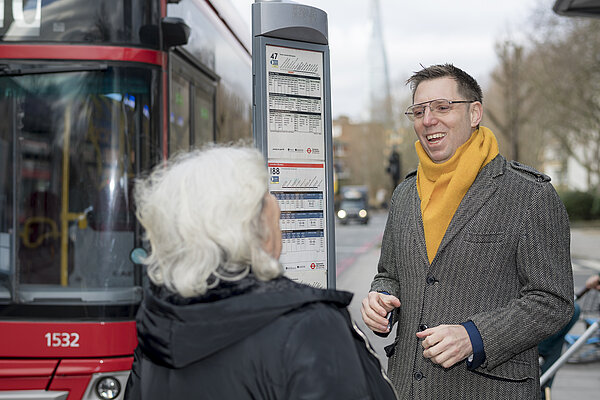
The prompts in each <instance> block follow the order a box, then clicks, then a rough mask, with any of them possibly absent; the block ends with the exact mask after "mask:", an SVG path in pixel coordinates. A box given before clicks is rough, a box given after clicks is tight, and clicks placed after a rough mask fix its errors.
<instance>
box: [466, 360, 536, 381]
mask: <svg viewBox="0 0 600 400" xmlns="http://www.w3.org/2000/svg"><path fill="white" fill-rule="evenodd" d="M536 368H537V366H532V365H531V364H530V363H528V362H526V361H522V360H515V359H512V360H508V361H506V362H504V363H502V364H500V365H498V366H497V367H496V368H494V369H491V370H488V369H486V368H477V370H475V372H477V373H479V374H482V375H485V376H488V377H491V378H496V379H503V380H509V381H525V380H527V379H537V374H536Z"/></svg>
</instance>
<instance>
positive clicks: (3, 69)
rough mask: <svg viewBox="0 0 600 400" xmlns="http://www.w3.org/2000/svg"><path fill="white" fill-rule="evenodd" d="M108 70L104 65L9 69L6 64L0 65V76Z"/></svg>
mask: <svg viewBox="0 0 600 400" xmlns="http://www.w3.org/2000/svg"><path fill="white" fill-rule="evenodd" d="M107 69H108V65H106V64H98V65H90V66H85V65H82V66H65V67H39V68H11V66H10V65H8V64H0V76H23V75H41V74H58V73H65V72H85V71H105V70H107Z"/></svg>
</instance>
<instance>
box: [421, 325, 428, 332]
mask: <svg viewBox="0 0 600 400" xmlns="http://www.w3.org/2000/svg"><path fill="white" fill-rule="evenodd" d="M428 328H429V327H428V326H427V325H425V324H421V325H419V331H421V332H423V331H424V330H425V329H428Z"/></svg>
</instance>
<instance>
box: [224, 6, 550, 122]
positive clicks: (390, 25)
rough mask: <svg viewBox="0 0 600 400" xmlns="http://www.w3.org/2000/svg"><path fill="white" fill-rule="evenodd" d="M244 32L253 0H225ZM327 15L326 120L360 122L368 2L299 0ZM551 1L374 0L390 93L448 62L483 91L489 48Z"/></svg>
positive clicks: (490, 63) (491, 60)
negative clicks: (238, 15) (414, 76)
mask: <svg viewBox="0 0 600 400" xmlns="http://www.w3.org/2000/svg"><path fill="white" fill-rule="evenodd" d="M231 2H232V3H233V4H234V5H235V6H236V7H237V8H238V9H239V10H240V13H241V14H242V17H243V18H244V20H246V22H247V23H248V26H249V27H250V18H251V11H250V9H251V7H250V5H251V4H252V3H254V0H231ZM296 2H297V3H302V4H307V5H311V6H313V7H317V8H320V9H322V10H324V11H325V12H327V14H328V22H329V40H330V43H329V49H330V54H331V97H332V111H333V117H334V118H336V117H338V116H339V115H342V114H344V115H347V116H350V117H351V118H353V119H359V118H360V116H361V114H362V110H363V108H364V107H365V105H366V104H365V103H366V100H365V97H366V93H367V91H366V87H365V85H366V82H367V65H368V62H369V61H368V60H367V46H368V37H367V33H368V16H369V10H368V7H369V5H370V1H369V0H302V1H296ZM538 4H541V5H542V6H545V7H547V8H548V9H551V8H552V5H553V4H554V0H502V1H481V0H454V1H440V0H421V1H414V0H412V1H406V0H380V8H381V18H382V24H383V37H384V40H385V47H386V51H387V59H388V67H389V74H390V80H391V82H392V85H393V87H394V91H393V93H395V94H400V95H402V94H403V93H407V90H406V89H404V88H403V82H404V81H405V80H406V78H408V76H409V75H410V74H411V72H412V71H416V70H418V69H420V66H419V64H423V65H424V66H427V65H431V64H438V63H446V62H450V63H453V64H454V65H456V66H457V67H459V68H462V69H464V70H465V71H467V72H469V73H470V74H472V75H473V76H474V77H475V78H476V79H477V80H479V81H480V83H481V84H482V85H483V86H485V85H486V84H487V81H488V76H489V73H490V72H491V70H492V68H493V67H494V66H495V65H496V63H497V57H496V54H495V51H494V44H495V42H496V41H497V40H499V39H504V38H508V37H510V38H513V39H515V38H516V39H517V40H518V38H519V36H520V32H522V31H523V29H524V28H525V27H526V24H527V18H528V17H530V16H531V14H532V12H533V10H534V8H535V7H536V5H538Z"/></svg>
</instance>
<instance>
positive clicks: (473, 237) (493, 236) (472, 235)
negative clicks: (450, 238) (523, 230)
mask: <svg viewBox="0 0 600 400" xmlns="http://www.w3.org/2000/svg"><path fill="white" fill-rule="evenodd" d="M505 236H506V235H505V233H504V232H466V233H465V235H464V236H463V240H464V241H465V242H469V243H502V242H504V238H505Z"/></svg>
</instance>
